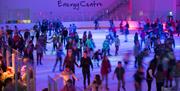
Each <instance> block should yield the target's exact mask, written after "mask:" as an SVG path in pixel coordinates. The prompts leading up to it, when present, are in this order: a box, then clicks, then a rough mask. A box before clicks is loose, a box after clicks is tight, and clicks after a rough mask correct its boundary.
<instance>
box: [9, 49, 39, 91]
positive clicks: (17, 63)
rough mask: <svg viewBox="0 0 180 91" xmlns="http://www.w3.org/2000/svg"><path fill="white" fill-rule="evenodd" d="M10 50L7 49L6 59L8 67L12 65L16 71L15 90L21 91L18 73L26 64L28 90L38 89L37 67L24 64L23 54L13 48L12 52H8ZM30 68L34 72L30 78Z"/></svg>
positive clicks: (34, 90)
mask: <svg viewBox="0 0 180 91" xmlns="http://www.w3.org/2000/svg"><path fill="white" fill-rule="evenodd" d="M8 51H9V50H7V51H6V53H7V55H6V59H7V61H6V62H7V64H6V65H7V67H12V69H13V71H14V78H15V81H14V82H15V90H14V91H19V90H18V73H19V72H21V68H22V67H23V66H26V71H25V73H26V74H27V75H26V83H25V84H26V88H25V90H26V91H36V79H35V78H36V67H35V65H28V64H25V65H23V58H22V56H21V54H20V53H19V52H18V51H17V50H15V49H12V54H10V52H8ZM10 62H12V66H11V65H10ZM30 70H31V71H32V72H33V78H32V79H30V75H31V74H30Z"/></svg>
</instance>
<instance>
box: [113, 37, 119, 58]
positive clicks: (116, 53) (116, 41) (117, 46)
mask: <svg viewBox="0 0 180 91" xmlns="http://www.w3.org/2000/svg"><path fill="white" fill-rule="evenodd" d="M114 42H115V50H116V51H115V56H117V55H118V51H119V46H120V39H119V36H118V35H117V36H116V38H115V40H114Z"/></svg>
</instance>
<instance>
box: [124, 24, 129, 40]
mask: <svg viewBox="0 0 180 91" xmlns="http://www.w3.org/2000/svg"><path fill="white" fill-rule="evenodd" d="M128 34H129V23H128V21H126V25H125V31H124V35H125V41H124V42H128Z"/></svg>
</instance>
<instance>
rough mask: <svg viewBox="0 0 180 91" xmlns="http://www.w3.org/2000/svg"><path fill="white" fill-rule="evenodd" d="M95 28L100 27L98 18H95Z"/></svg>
mask: <svg viewBox="0 0 180 91" xmlns="http://www.w3.org/2000/svg"><path fill="white" fill-rule="evenodd" d="M94 29H95V30H97V29H100V27H99V21H98V19H96V20H94Z"/></svg>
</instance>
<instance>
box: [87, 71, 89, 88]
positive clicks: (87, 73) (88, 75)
mask: <svg viewBox="0 0 180 91" xmlns="http://www.w3.org/2000/svg"><path fill="white" fill-rule="evenodd" d="M87 79H88V85H90V71H89V72H88V73H87Z"/></svg>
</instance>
